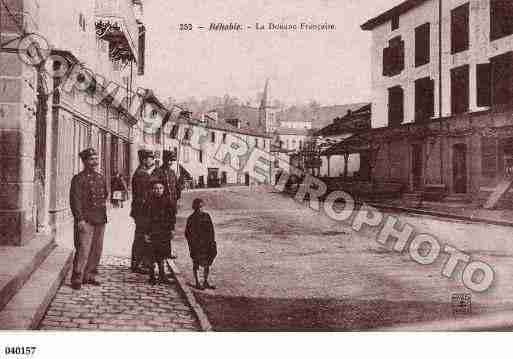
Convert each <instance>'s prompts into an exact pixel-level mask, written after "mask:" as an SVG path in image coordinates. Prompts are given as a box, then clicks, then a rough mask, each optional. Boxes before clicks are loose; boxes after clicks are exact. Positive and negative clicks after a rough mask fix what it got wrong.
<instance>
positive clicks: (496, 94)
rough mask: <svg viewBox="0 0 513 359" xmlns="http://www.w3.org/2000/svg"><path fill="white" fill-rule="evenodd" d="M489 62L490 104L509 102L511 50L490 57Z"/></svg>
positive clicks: (512, 92) (512, 72) (512, 60)
mask: <svg viewBox="0 0 513 359" xmlns="http://www.w3.org/2000/svg"><path fill="white" fill-rule="evenodd" d="M490 63H491V83H492V90H491V105H492V106H499V105H507V104H510V103H511V96H512V95H513V91H512V82H513V52H511V51H510V52H507V53H505V54H502V55H499V56H495V57H492V58H491V59H490Z"/></svg>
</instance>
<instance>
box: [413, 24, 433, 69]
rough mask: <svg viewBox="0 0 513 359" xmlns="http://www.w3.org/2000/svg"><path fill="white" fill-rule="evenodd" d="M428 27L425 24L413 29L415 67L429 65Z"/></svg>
mask: <svg viewBox="0 0 513 359" xmlns="http://www.w3.org/2000/svg"><path fill="white" fill-rule="evenodd" d="M429 42H430V25H429V23H426V24H424V25H421V26H419V27H417V28H415V67H418V66H422V65H425V64H427V63H429V57H430V56H429V55H430V44H429Z"/></svg>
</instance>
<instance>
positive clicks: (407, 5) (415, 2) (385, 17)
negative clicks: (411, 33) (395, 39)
mask: <svg viewBox="0 0 513 359" xmlns="http://www.w3.org/2000/svg"><path fill="white" fill-rule="evenodd" d="M426 1H427V0H406V1H403V2H402V3H400V4H399V5H397V6H394V7H393V8H391V9H390V10H387V11H385V12H384V13H381V14H380V15H378V16H376V17H374V18H372V19H370V20H368V21H367V22H365V23H364V24H363V25H361V26H360V27H361V29H362V30H366V31H368V30H372V29H374V28H375V27H376V26H379V25H381V24H384V23H385V22H387V21H389V20H391V19H392V18H393V17H394V16H398V15H402V14H404V13H405V12H407V11H410V10H411V9H413V8H415V7H417V6H419V5H420V4H422V3H424V2H426Z"/></svg>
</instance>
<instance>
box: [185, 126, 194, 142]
mask: <svg viewBox="0 0 513 359" xmlns="http://www.w3.org/2000/svg"><path fill="white" fill-rule="evenodd" d="M191 135H192V134H191V129H190V128H188V129H186V130H185V133H184V136H183V139H184V141H189V140H190V139H191Z"/></svg>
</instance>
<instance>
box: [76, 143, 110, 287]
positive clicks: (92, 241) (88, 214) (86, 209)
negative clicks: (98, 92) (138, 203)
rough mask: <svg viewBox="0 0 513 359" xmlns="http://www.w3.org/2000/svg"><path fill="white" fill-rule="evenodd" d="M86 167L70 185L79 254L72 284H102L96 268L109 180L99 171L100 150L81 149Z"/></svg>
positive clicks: (105, 213)
mask: <svg viewBox="0 0 513 359" xmlns="http://www.w3.org/2000/svg"><path fill="white" fill-rule="evenodd" d="M79 156H80V158H81V160H82V163H83V164H84V170H83V171H82V172H80V173H79V174H77V175H75V176H73V179H72V180H71V188H70V206H71V212H72V213H73V217H74V220H75V221H74V224H75V226H74V227H75V228H74V229H75V236H74V237H75V238H74V242H75V258H74V260H73V274H72V276H71V287H72V288H73V289H80V288H81V287H82V284H92V285H96V286H98V285H100V282H98V281H97V280H96V279H95V273H96V268H97V266H98V263H99V262H100V258H101V254H102V249H103V235H104V233H105V224H106V223H107V208H106V201H107V198H108V193H107V183H106V181H105V178H104V177H103V175H101V174H99V173H98V172H96V168H97V167H98V154H97V153H96V151H95V149H94V148H87V149H85V150H83V151H82V152H80V153H79Z"/></svg>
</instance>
